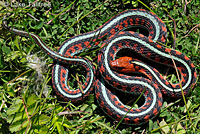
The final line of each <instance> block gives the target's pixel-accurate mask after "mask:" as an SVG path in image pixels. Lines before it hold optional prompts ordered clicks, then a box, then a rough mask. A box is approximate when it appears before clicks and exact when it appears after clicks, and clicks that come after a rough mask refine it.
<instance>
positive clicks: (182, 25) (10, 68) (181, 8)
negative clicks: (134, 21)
mask: <svg viewBox="0 0 200 134" xmlns="http://www.w3.org/2000/svg"><path fill="white" fill-rule="evenodd" d="M33 2H35V1H34V0H30V3H32V5H29V3H28V2H24V4H25V5H24V4H22V3H21V5H20V4H18V5H17V3H13V5H11V3H9V2H8V3H6V4H7V6H5V5H4V3H3V2H2V1H0V5H1V6H0V18H1V21H0V24H2V18H3V16H4V15H5V14H6V13H11V14H13V15H12V16H10V18H9V20H10V22H9V26H14V27H16V28H18V29H22V30H25V31H29V32H32V33H34V34H36V35H39V36H40V37H41V38H42V39H43V41H44V42H45V43H46V44H47V46H49V47H50V48H52V49H53V50H55V51H56V50H57V49H58V48H59V46H60V45H61V44H62V43H63V42H64V41H65V40H67V39H69V38H71V37H73V36H75V35H79V34H80V33H85V32H89V31H92V30H95V29H96V28H98V27H99V26H101V25H102V24H103V23H105V22H106V21H108V20H109V19H110V18H111V17H112V16H114V15H116V14H118V13H120V12H121V11H124V10H127V9H133V8H143V9H146V10H151V11H152V12H154V13H155V14H157V16H159V17H160V18H161V19H162V20H163V21H164V22H165V24H166V26H167V30H168V40H167V47H169V48H173V47H174V48H175V49H177V50H179V51H181V52H182V53H184V54H186V55H187V56H188V57H189V58H190V59H191V60H192V61H193V63H194V64H195V66H196V69H197V71H198V72H200V56H199V55H200V51H199V50H200V7H199V5H200V1H199V0H190V1H187V0H185V1H183V0H172V1H171V0H160V1H157V0H152V1H150V0H147V1H146V2H145V3H143V2H141V1H140V0H135V1H131V0H114V1H113V0H106V1H104V2H103V1H101V0H91V1H89V0H75V1H70V0H67V1H65V0H63V1H54V2H51V3H48V1H47V3H46V4H47V5H40V6H39V5H38V6H36V5H35V7H34V5H33ZM41 3H45V2H44V1H41ZM16 6H17V7H16ZM174 24H176V25H174ZM0 48H2V49H0V133H5V134H7V133H60V134H63V133H70V134H78V133H84V134H85V133H88V134H90V133H91V134H92V133H96V134H100V133H101V134H106V133H108V134H109V133H120V134H131V133H133V132H136V133H153V134H159V133H177V134H184V133H191V134H197V133H200V82H199V80H198V81H197V85H196V88H195V89H194V90H193V91H192V92H191V93H190V94H189V95H188V96H185V98H186V104H187V109H188V111H187V110H186V105H185V103H184V102H183V99H182V98H180V99H174V100H173V101H170V100H167V99H166V98H164V105H163V108H162V110H161V112H160V114H159V115H158V116H157V117H156V118H155V119H153V120H150V121H149V123H148V124H145V125H142V126H127V125H123V124H119V127H117V128H116V126H118V124H117V122H115V121H113V120H112V119H110V118H109V117H107V116H106V115H105V114H104V113H103V111H102V110H101V109H100V107H99V106H98V104H97V102H96V100H95V97H94V94H92V95H90V96H89V97H88V99H87V100H85V101H83V102H82V103H79V104H72V103H70V102H64V101H63V100H61V99H59V98H58V97H57V96H56V94H55V92H54V91H53V87H52V86H51V70H52V64H53V59H51V58H50V57H48V56H47V55H46V54H45V53H43V52H42V50H41V49H40V47H39V46H37V44H36V43H35V42H34V41H33V40H32V39H30V38H25V37H20V36H16V35H14V34H12V33H10V32H8V31H6V30H5V29H3V28H2V27H0ZM96 53H97V52H96V51H92V52H90V53H89V54H87V58H89V59H91V60H92V61H93V62H94V63H95V62H96V57H95V56H96ZM82 55H84V56H85V55H86V53H85V54H82ZM71 68H73V66H72V67H71ZM80 72H81V70H78V69H77V73H76V74H73V76H72V78H73V77H74V78H77V77H83V75H82V74H81V73H80ZM198 77H199V74H198ZM170 78H171V79H173V77H170ZM81 79H84V78H81ZM73 83H76V82H74V81H73V80H72V81H71V83H69V84H70V85H71V86H73Z"/></svg>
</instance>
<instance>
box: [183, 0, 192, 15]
mask: <svg viewBox="0 0 200 134" xmlns="http://www.w3.org/2000/svg"><path fill="white" fill-rule="evenodd" d="M191 1H192V0H190V1H189V2H187V0H185V5H184V12H185V13H186V8H187V5H188V4H189V3H190V2H191Z"/></svg>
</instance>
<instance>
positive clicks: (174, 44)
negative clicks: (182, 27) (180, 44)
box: [167, 14, 176, 49]
mask: <svg viewBox="0 0 200 134" xmlns="http://www.w3.org/2000/svg"><path fill="white" fill-rule="evenodd" d="M167 16H169V18H170V19H171V20H172V21H173V22H174V41H173V42H174V43H173V46H172V48H173V49H175V46H176V21H175V20H174V19H173V18H172V17H171V16H170V15H169V14H168V15H167Z"/></svg>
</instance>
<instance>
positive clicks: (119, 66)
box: [110, 56, 136, 73]
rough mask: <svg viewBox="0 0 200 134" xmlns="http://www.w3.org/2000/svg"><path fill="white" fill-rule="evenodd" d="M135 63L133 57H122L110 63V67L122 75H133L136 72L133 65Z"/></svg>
mask: <svg viewBox="0 0 200 134" xmlns="http://www.w3.org/2000/svg"><path fill="white" fill-rule="evenodd" d="M132 61H133V58H132V57H127V56H125V57H120V58H119V59H116V60H114V61H110V67H111V68H112V69H113V70H115V71H118V72H121V73H133V72H135V71H136V70H135V68H134V64H133V63H131V62H132Z"/></svg>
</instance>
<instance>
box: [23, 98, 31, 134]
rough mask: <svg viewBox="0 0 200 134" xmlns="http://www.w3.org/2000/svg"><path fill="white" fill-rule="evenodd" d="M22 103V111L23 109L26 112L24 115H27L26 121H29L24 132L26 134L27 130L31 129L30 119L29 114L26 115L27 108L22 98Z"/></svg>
mask: <svg viewBox="0 0 200 134" xmlns="http://www.w3.org/2000/svg"><path fill="white" fill-rule="evenodd" d="M22 103H23V105H24V109H25V112H26V115H27V117H28V121H29V122H28V126H27V128H26V131H25V134H26V133H27V131H28V128H29V127H31V119H30V116H29V114H28V110H27V107H26V104H25V102H24V99H23V98H22Z"/></svg>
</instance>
